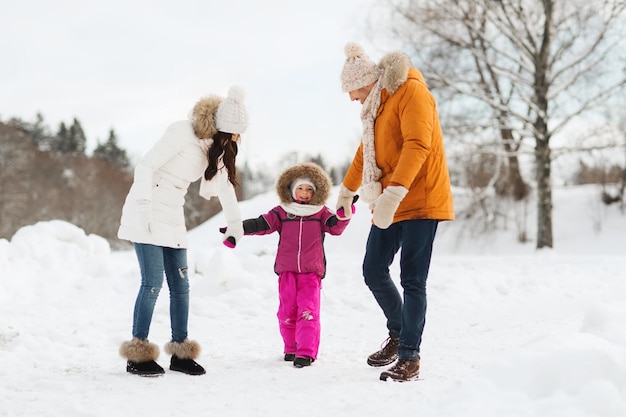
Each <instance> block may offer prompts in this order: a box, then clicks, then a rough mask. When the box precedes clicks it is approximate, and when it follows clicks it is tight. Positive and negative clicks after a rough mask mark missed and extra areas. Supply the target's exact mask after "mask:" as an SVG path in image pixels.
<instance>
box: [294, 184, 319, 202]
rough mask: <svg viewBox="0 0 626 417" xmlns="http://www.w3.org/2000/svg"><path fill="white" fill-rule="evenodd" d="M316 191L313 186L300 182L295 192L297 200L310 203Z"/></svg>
mask: <svg viewBox="0 0 626 417" xmlns="http://www.w3.org/2000/svg"><path fill="white" fill-rule="evenodd" d="M314 193H315V191H313V187H311V186H310V185H308V184H300V185H298V186H297V187H296V191H295V193H294V194H295V195H296V200H297V201H301V202H303V203H308V202H309V201H311V199H312V198H313V194H314Z"/></svg>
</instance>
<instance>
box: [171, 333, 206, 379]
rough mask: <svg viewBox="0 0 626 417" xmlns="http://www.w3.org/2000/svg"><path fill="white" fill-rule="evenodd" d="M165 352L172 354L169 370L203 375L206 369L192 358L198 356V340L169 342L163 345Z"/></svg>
mask: <svg viewBox="0 0 626 417" xmlns="http://www.w3.org/2000/svg"><path fill="white" fill-rule="evenodd" d="M165 352H166V353H168V354H170V355H172V359H171V361H170V370H172V371H178V372H182V373H185V374H187V375H204V374H205V373H206V371H205V370H204V368H203V367H202V366H200V365H199V364H198V363H197V362H196V361H195V360H194V359H196V358H197V357H198V356H200V345H199V344H198V342H196V341H193V340H189V339H185V341H183V342H169V343H167V344H166V345H165Z"/></svg>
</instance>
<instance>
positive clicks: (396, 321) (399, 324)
mask: <svg viewBox="0 0 626 417" xmlns="http://www.w3.org/2000/svg"><path fill="white" fill-rule="evenodd" d="M438 224H439V221H438V220H431V219H418V220H406V221H402V222H398V223H393V224H392V225H391V226H389V228H388V229H380V228H378V227H376V226H374V225H372V228H371V229H370V234H369V237H368V238H367V247H366V249H365V258H364V260H363V276H364V277H365V283H366V284H367V286H368V287H369V289H370V291H371V292H372V294H373V295H374V298H375V299H376V301H377V302H378V305H379V306H380V308H381V309H382V310H383V313H384V314H385V317H386V318H387V328H388V329H389V333H391V334H392V335H394V336H397V337H399V338H400V345H399V347H398V357H399V358H400V359H415V358H419V353H420V344H421V342H422V333H423V332H424V324H425V322H426V279H427V278H428V269H429V267H430V258H431V254H432V249H433V241H434V240H435V234H436V232H437V225H438ZM400 248H402V251H401V253H400V285H402V289H403V292H404V297H401V296H400V293H399V291H398V288H397V287H396V285H395V283H394V282H393V280H392V279H391V275H390V274H389V266H390V265H391V264H392V262H393V259H394V257H395V255H396V253H397V252H398V250H399V249H400Z"/></svg>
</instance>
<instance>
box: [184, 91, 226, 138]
mask: <svg viewBox="0 0 626 417" xmlns="http://www.w3.org/2000/svg"><path fill="white" fill-rule="evenodd" d="M221 102H222V97H220V96H216V95H211V96H207V97H204V98H201V99H200V100H198V102H197V103H196V105H195V106H194V107H193V110H192V111H191V117H190V119H191V123H192V126H193V131H194V133H195V134H196V136H197V137H198V138H199V139H211V138H212V137H213V135H215V133H217V127H216V125H215V113H216V112H217V107H218V106H219V105H220V103H221Z"/></svg>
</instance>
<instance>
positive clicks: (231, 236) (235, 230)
mask: <svg viewBox="0 0 626 417" xmlns="http://www.w3.org/2000/svg"><path fill="white" fill-rule="evenodd" d="M242 237H243V222H242V221H241V220H239V221H236V222H228V223H227V227H226V231H225V232H224V238H223V239H222V242H223V243H224V245H226V246H228V247H229V248H231V249H232V248H234V247H235V246H236V245H237V243H238V242H239V240H241V238H242Z"/></svg>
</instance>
